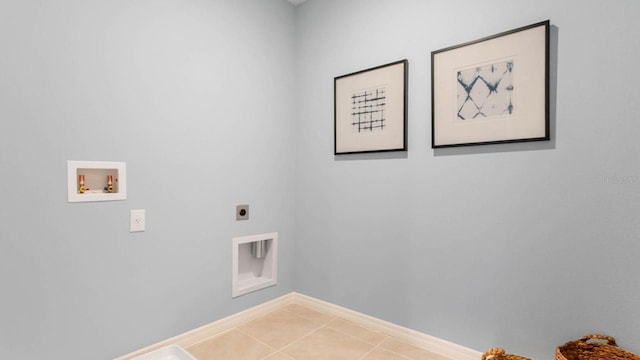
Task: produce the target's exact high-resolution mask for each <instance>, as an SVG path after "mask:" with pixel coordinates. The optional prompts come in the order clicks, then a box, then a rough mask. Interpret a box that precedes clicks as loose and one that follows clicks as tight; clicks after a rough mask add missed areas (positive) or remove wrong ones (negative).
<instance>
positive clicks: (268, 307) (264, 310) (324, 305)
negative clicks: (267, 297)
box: [114, 292, 482, 360]
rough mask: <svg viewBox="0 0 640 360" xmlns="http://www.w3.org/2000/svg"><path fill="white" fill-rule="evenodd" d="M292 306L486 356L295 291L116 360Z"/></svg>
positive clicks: (187, 342)
mask: <svg viewBox="0 0 640 360" xmlns="http://www.w3.org/2000/svg"><path fill="white" fill-rule="evenodd" d="M290 304H298V305H303V306H306V307H309V308H312V309H314V310H317V311H319V312H322V313H325V314H329V315H333V316H338V317H341V318H344V319H347V320H350V321H353V322H356V323H358V324H360V325H363V326H364V327H366V328H369V329H371V330H377V331H380V332H382V333H385V334H387V335H389V336H392V337H395V338H397V339H398V340H401V341H404V342H406V343H409V344H412V345H414V346H417V347H419V348H422V349H425V350H428V351H430V352H433V353H436V354H440V355H442V356H446V357H448V358H451V359H455V360H478V359H480V358H481V357H482V353H481V352H479V351H476V350H473V349H469V348H466V347H464V346H461V345H458V344H454V343H452V342H449V341H446V340H442V339H439V338H436V337H434V336H431V335H427V334H423V333H421V332H418V331H415V330H411V329H408V328H405V327H402V326H399V325H396V324H392V323H390V322H387V321H384V320H380V319H376V318H374V317H371V316H369V315H365V314H362V313H359V312H356V311H353V310H349V309H347V308H344V307H341V306H338V305H334V304H331V303H328V302H325V301H322V300H318V299H315V298H312V297H310V296H306V295H302V294H299V293H296V292H291V293H289V294H287V295H284V296H281V297H279V298H277V299H274V300H271V301H269V302H266V303H263V304H260V305H257V306H254V307H252V308H250V309H247V310H245V311H241V312H239V313H236V314H233V315H231V316H228V317H226V318H224V319H221V320H218V321H216V322H213V323H211V324H208V325H204V326H202V327H199V328H197V329H195V330H191V331H188V332H186V333H184V334H181V335H178V336H175V337H173V338H170V339H167V340H165V341H162V342H159V343H157V344H154V345H151V346H148V347H146V348H144V349H140V350H138V351H135V352H132V353H130V354H127V355H124V356H121V357H119V358H116V359H114V360H131V359H132V358H134V357H136V356H140V355H142V354H145V353H147V352H149V351H153V350H156V349H159V348H162V347H165V346H169V345H173V344H176V345H180V346H182V347H188V346H192V345H194V344H197V343H199V342H202V341H204V340H206V339H208V338H210V337H212V336H215V335H218V334H221V333H223V332H225V331H228V330H231V329H233V328H235V327H237V326H240V325H242V324H244V323H246V322H249V321H251V320H255V319H257V318H259V317H262V316H264V315H266V314H268V313H270V312H272V311H275V310H278V309H280V308H282V307H284V306H287V305H290Z"/></svg>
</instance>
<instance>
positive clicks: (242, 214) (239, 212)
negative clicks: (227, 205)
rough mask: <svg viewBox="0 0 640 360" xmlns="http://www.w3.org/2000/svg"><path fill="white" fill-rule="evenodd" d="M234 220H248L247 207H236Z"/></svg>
mask: <svg viewBox="0 0 640 360" xmlns="http://www.w3.org/2000/svg"><path fill="white" fill-rule="evenodd" d="M236 220H249V205H238V206H236Z"/></svg>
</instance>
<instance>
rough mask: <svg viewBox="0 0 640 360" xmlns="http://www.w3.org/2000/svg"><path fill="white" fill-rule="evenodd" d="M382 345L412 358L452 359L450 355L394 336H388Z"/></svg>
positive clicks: (419, 359) (420, 359)
mask: <svg viewBox="0 0 640 360" xmlns="http://www.w3.org/2000/svg"><path fill="white" fill-rule="evenodd" d="M380 347H381V348H384V349H385V350H388V351H391V352H394V353H397V354H400V355H402V356H405V357H408V358H409V359H411V360H451V359H449V358H448V357H445V356H442V355H439V354H435V353H432V352H430V351H427V350H424V349H421V348H419V347H417V346H413V345H411V344H407V343H405V342H402V341H399V340H396V339H394V338H387V339H386V340H384V341H383V342H382V344H380Z"/></svg>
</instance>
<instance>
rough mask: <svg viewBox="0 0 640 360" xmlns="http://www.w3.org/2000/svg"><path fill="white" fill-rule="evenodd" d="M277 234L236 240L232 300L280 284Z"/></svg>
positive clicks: (233, 260) (234, 242) (234, 239)
mask: <svg viewBox="0 0 640 360" xmlns="http://www.w3.org/2000/svg"><path fill="white" fill-rule="evenodd" d="M277 259H278V233H269V234H262V235H252V236H244V237H237V238H233V259H232V263H233V269H232V281H231V283H232V297H238V296H240V295H243V294H246V293H249V292H252V291H256V290H260V289H263V288H266V287H269V286H273V285H275V284H277V283H278V266H277Z"/></svg>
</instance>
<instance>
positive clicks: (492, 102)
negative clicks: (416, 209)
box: [431, 20, 550, 149]
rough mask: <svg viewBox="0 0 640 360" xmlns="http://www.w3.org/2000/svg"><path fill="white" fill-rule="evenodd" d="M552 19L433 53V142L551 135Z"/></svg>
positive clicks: (435, 144)
mask: <svg viewBox="0 0 640 360" xmlns="http://www.w3.org/2000/svg"><path fill="white" fill-rule="evenodd" d="M549 33H550V21H549V20H546V21H542V22H539V23H535V24H532V25H528V26H524V27H521V28H517V29H514V30H510V31H506V32H503V33H499V34H496V35H493V36H489V37H485V38H482V39H479V40H475V41H471V42H467V43H464V44H460V45H455V46H451V47H447V48H444V49H440V50H436V51H433V52H431V147H432V148H434V149H436V148H445V147H454V146H470V145H487V144H501V143H512V142H528V141H545V140H550V134H549Z"/></svg>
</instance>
